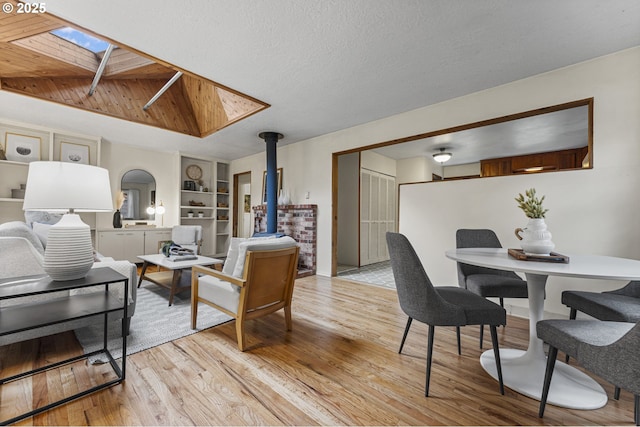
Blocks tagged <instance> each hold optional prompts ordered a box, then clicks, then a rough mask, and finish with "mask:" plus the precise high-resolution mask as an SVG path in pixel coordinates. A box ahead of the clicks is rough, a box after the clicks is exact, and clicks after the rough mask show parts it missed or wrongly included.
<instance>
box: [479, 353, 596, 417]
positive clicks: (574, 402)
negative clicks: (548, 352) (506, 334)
mask: <svg viewBox="0 0 640 427" xmlns="http://www.w3.org/2000/svg"><path fill="white" fill-rule="evenodd" d="M500 361H501V363H502V376H503V382H504V385H505V387H509V388H510V389H512V390H514V391H517V392H518V393H521V394H524V395H525V396H528V397H531V398H532V399H536V400H540V398H541V396H542V385H543V382H544V372H545V370H546V364H547V359H546V357H544V358H540V357H532V355H531V354H530V353H527V352H525V351H523V350H515V349H500ZM480 364H481V365H482V368H483V369H484V370H485V371H487V373H488V374H489V375H491V376H492V377H493V378H495V379H496V380H497V379H498V374H497V370H496V361H495V358H494V356H493V350H491V351H485V352H484V353H482V356H480ZM547 403H549V404H551V405H556V406H561V407H564V408H571V409H598V408H602V407H603V406H604V405H606V403H607V393H606V392H605V391H604V389H603V388H602V387H601V386H600V384H598V383H597V382H596V381H595V380H594V379H593V378H591V377H589V376H588V375H586V374H585V373H583V372H582V371H579V370H578V369H576V368H574V367H573V366H569V365H567V364H566V363H564V362H561V361H559V360H557V361H556V366H555V369H554V371H553V377H552V378H551V387H550V389H549V397H548V398H547Z"/></svg>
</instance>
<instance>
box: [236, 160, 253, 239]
mask: <svg viewBox="0 0 640 427" xmlns="http://www.w3.org/2000/svg"><path fill="white" fill-rule="evenodd" d="M233 206H234V209H233V237H244V238H246V237H251V236H252V235H253V224H252V223H251V172H242V173H238V174H234V175H233Z"/></svg>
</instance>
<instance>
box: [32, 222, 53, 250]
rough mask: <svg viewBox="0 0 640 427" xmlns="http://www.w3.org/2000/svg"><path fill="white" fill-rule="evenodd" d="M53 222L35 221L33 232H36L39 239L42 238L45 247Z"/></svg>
mask: <svg viewBox="0 0 640 427" xmlns="http://www.w3.org/2000/svg"><path fill="white" fill-rule="evenodd" d="M51 226H52V224H42V223H40V222H34V223H33V232H34V233H36V236H38V239H40V243H42V246H43V247H45V248H46V247H47V237H48V236H49V229H51Z"/></svg>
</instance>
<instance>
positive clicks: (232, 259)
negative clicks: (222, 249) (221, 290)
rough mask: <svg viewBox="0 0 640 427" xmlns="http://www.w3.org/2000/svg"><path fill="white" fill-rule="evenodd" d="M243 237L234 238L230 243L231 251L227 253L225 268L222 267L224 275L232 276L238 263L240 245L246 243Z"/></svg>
mask: <svg viewBox="0 0 640 427" xmlns="http://www.w3.org/2000/svg"><path fill="white" fill-rule="evenodd" d="M246 240H247V239H244V238H242V237H232V238H231V241H230V242H229V250H228V251H227V258H226V259H225V260H224V266H223V267H222V273H223V274H226V275H227V276H231V275H232V274H233V269H234V268H235V267H236V262H237V261H238V245H240V243H242V242H244V241H246Z"/></svg>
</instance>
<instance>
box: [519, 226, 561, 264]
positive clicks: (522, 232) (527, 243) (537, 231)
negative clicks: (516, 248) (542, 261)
mask: <svg viewBox="0 0 640 427" xmlns="http://www.w3.org/2000/svg"><path fill="white" fill-rule="evenodd" d="M515 233H516V237H517V238H518V239H519V240H521V242H520V246H521V247H522V250H523V251H524V253H525V254H527V255H549V254H550V253H551V251H552V250H553V248H555V246H556V245H554V244H553V242H552V241H551V233H550V232H549V230H547V224H546V223H545V222H544V218H531V219H529V222H528V223H527V226H526V227H524V228H516V230H515Z"/></svg>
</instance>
